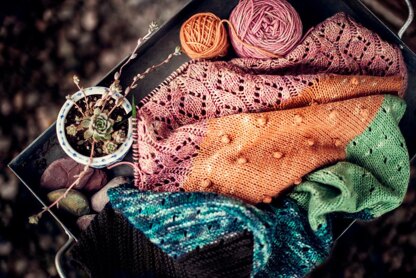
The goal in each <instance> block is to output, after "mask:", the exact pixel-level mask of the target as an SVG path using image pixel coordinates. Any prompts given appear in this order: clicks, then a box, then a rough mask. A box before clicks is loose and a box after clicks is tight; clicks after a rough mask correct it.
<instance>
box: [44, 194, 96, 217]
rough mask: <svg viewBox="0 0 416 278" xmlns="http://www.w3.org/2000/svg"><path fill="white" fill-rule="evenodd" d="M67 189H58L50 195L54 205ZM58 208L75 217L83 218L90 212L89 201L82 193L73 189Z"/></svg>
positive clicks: (49, 198)
mask: <svg viewBox="0 0 416 278" xmlns="http://www.w3.org/2000/svg"><path fill="white" fill-rule="evenodd" d="M65 191H66V189H58V190H55V191H52V192H49V193H48V195H47V196H48V200H49V201H50V202H51V203H52V202H54V201H56V200H57V199H58V198H59V197H61V196H62V194H64V193H65ZM58 208H60V209H63V210H65V211H67V212H69V213H70V214H72V215H75V216H82V215H85V214H88V213H89V212H90V206H89V204H88V199H87V197H85V196H84V195H83V194H82V193H80V192H78V191H76V190H74V189H71V190H69V192H68V194H67V195H66V197H65V198H63V199H62V200H61V201H60V202H59V204H58Z"/></svg>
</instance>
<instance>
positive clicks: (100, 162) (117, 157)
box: [56, 87, 133, 168]
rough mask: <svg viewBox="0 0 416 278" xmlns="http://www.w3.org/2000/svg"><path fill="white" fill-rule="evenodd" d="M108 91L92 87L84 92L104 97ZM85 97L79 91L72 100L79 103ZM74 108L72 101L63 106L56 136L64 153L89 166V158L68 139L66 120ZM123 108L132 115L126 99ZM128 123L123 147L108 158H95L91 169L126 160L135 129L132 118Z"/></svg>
mask: <svg viewBox="0 0 416 278" xmlns="http://www.w3.org/2000/svg"><path fill="white" fill-rule="evenodd" d="M108 90H109V89H108V88H106V87H90V88H86V89H84V92H85V94H86V95H87V96H90V95H103V94H104V93H105V92H106V91H108ZM83 97H84V95H83V93H82V92H81V91H78V92H76V93H75V94H73V95H72V99H73V100H74V101H75V102H77V101H79V100H80V99H82V98H83ZM120 97H122V95H121V94H118V93H116V94H114V96H113V98H114V99H115V100H116V101H117V100H118V99H119V98H120ZM73 106H74V104H73V102H72V101H70V100H67V101H66V102H65V103H64V105H63V106H62V108H61V110H60V111H59V114H58V119H57V120H56V134H57V136H58V140H59V144H60V145H61V147H62V149H63V150H64V152H65V153H66V154H67V155H68V156H69V157H71V158H72V159H73V160H75V161H76V162H78V163H81V164H84V165H86V164H88V161H89V157H87V156H85V155H82V154H80V153H78V152H77V151H76V150H74V149H73V148H72V146H71V145H70V144H69V142H68V139H67V138H66V132H65V119H66V116H67V115H68V113H69V111H70V110H71V108H72V107H73ZM123 108H124V111H126V113H130V111H131V104H130V102H129V101H128V100H127V99H125V101H124V102H123ZM128 122H129V126H128V131H127V137H126V141H125V142H124V143H123V144H122V145H120V147H119V148H118V149H117V151H115V152H114V153H112V154H109V155H106V156H102V157H96V158H93V160H92V164H91V167H94V168H103V167H106V166H109V165H111V164H114V163H116V162H118V161H121V160H122V159H123V158H124V156H125V155H126V154H127V153H128V151H129V150H130V147H131V145H132V144H133V128H132V120H131V117H130V118H129V121H128Z"/></svg>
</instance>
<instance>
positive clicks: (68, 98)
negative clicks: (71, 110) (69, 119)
mask: <svg viewBox="0 0 416 278" xmlns="http://www.w3.org/2000/svg"><path fill="white" fill-rule="evenodd" d="M66 99H67V100H69V101H71V102H72V104H74V106H75V107H76V108H77V110H78V111H79V112H80V113H81V114H82V116H84V117H85V114H84V111H82V109H81V107H80V106H79V105H78V104H77V103H76V102H75V101H74V100H73V99H72V97H71V96H69V95H68V96H67V97H66Z"/></svg>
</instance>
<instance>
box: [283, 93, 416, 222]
mask: <svg viewBox="0 0 416 278" xmlns="http://www.w3.org/2000/svg"><path fill="white" fill-rule="evenodd" d="M405 110H406V104H405V102H404V101H403V100H401V99H399V98H398V97H394V96H390V95H386V96H385V97H384V98H383V102H382V104H381V107H380V109H378V112H377V113H376V115H375V117H374V119H373V121H372V122H371V123H370V125H369V126H368V127H367V128H366V130H365V131H364V132H363V133H362V134H361V135H359V136H357V137H355V138H354V139H353V140H352V141H351V142H350V143H349V144H348V145H347V147H346V154H347V156H346V159H345V160H346V161H345V162H339V163H337V164H335V165H333V166H329V167H327V168H324V169H320V170H317V171H315V172H313V173H312V174H310V175H308V176H306V178H305V182H303V183H301V184H300V185H298V186H296V187H294V190H293V193H291V194H290V196H291V197H292V198H294V199H295V200H297V201H298V203H299V204H301V206H302V207H304V208H305V209H307V211H308V215H309V222H310V224H311V226H312V228H313V229H316V228H317V227H318V225H319V224H320V223H321V224H322V223H323V222H324V221H325V220H324V219H325V215H326V214H328V213H331V212H341V211H342V212H348V213H355V212H359V211H363V210H367V211H368V212H369V213H371V215H372V216H373V217H378V216H380V215H382V214H384V213H386V212H388V211H391V210H393V209H395V208H396V207H398V206H399V205H400V204H401V202H402V201H403V198H404V195H405V194H406V190H407V185H408V184H409V178H410V164H409V155H408V152H407V148H406V144H405V141H404V138H403V136H402V134H401V132H400V129H399V127H398V123H399V121H400V119H401V118H402V116H403V114H404V112H405Z"/></svg>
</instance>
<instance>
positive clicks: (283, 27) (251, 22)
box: [230, 0, 302, 58]
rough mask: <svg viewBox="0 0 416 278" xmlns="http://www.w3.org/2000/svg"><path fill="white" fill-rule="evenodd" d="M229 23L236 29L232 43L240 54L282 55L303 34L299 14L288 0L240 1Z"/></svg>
mask: <svg viewBox="0 0 416 278" xmlns="http://www.w3.org/2000/svg"><path fill="white" fill-rule="evenodd" d="M230 22H231V24H232V26H234V29H235V32H230V38H231V43H232V45H233V46H234V50H235V52H236V53H237V55H238V56H240V57H252V58H271V57H279V56H283V55H285V54H287V53H288V52H289V51H290V50H291V49H292V48H293V47H294V46H295V45H296V44H297V43H298V42H299V40H300V39H301V37H302V21H301V20H300V17H299V14H298V13H297V12H296V10H295V9H294V8H293V7H292V6H291V5H290V4H289V3H288V2H287V1H285V0H241V1H240V2H239V3H238V5H237V6H236V7H235V8H234V10H233V11H232V13H231V15H230ZM236 36H238V37H236ZM241 42H244V43H241ZM250 45H251V46H253V47H249V46H250Z"/></svg>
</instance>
